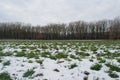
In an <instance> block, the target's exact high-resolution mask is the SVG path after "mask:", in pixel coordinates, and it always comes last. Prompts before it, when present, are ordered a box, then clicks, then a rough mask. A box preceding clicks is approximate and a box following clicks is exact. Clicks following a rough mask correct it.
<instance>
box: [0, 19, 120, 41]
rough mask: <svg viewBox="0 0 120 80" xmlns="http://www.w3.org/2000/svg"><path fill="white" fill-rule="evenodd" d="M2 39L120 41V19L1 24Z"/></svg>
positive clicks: (0, 36)
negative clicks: (43, 24)
mask: <svg viewBox="0 0 120 80" xmlns="http://www.w3.org/2000/svg"><path fill="white" fill-rule="evenodd" d="M0 39H43V40H54V39H55V40H69V39H75V40H92V39H95V40H97V39H98V40H99V39H115V40H116V39H120V18H115V19H114V20H101V21H96V22H84V21H76V22H70V23H68V24H48V25H46V26H40V25H38V26H32V25H30V24H24V23H20V22H15V23H0Z"/></svg>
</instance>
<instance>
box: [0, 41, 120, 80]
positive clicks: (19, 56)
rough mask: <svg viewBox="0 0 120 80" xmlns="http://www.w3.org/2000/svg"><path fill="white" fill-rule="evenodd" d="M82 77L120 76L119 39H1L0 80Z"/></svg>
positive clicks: (108, 78)
mask: <svg viewBox="0 0 120 80" xmlns="http://www.w3.org/2000/svg"><path fill="white" fill-rule="evenodd" d="M85 78H88V80H115V79H116V80H119V79H120V41H107V40H106V41H105V40H98V41H97V40H93V41H91V40H86V41H85V40H83V41H82V40H80V41H79V40H63V41H62V40H1V41H0V80H39V79H40V80H58V79H59V80H83V79H85Z"/></svg>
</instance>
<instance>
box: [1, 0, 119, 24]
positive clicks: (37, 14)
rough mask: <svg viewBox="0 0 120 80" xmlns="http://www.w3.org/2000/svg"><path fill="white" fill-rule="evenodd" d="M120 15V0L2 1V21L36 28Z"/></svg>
mask: <svg viewBox="0 0 120 80" xmlns="http://www.w3.org/2000/svg"><path fill="white" fill-rule="evenodd" d="M116 16H120V0H0V22H25V23H31V24H33V25H37V24H40V25H45V24H49V23H62V22H64V23H67V22H71V21H78V20H84V21H95V20H101V19H112V18H114V17H116Z"/></svg>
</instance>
